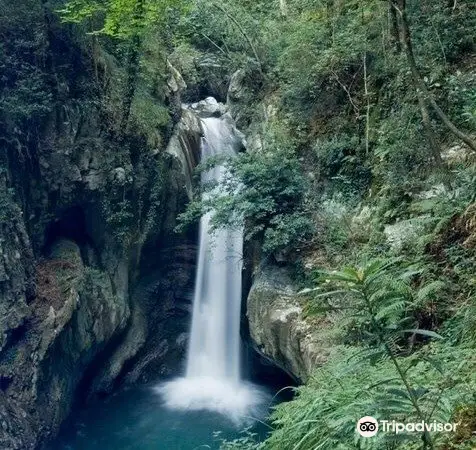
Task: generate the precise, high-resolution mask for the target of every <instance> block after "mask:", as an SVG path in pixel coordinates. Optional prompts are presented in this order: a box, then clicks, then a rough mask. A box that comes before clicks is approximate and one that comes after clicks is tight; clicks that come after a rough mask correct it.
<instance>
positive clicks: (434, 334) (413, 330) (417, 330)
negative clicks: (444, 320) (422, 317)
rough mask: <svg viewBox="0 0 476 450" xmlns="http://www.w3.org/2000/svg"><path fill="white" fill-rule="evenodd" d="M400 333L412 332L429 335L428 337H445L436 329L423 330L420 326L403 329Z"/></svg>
mask: <svg viewBox="0 0 476 450" xmlns="http://www.w3.org/2000/svg"><path fill="white" fill-rule="evenodd" d="M400 333H410V334H420V335H422V336H427V337H432V338H435V339H444V338H443V336H441V335H440V334H438V333H435V332H434V331H430V330H421V329H419V328H414V329H410V330H402V331H400Z"/></svg>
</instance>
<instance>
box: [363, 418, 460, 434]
mask: <svg viewBox="0 0 476 450" xmlns="http://www.w3.org/2000/svg"><path fill="white" fill-rule="evenodd" d="M457 426H458V424H457V423H439V422H436V421H433V422H423V421H422V422H409V423H402V422H396V421H395V420H381V421H380V429H381V430H382V431H383V432H387V433H395V434H399V433H415V432H416V433H418V432H420V433H421V432H423V431H426V432H435V431H439V432H446V433H449V432H455V431H456V427H457ZM356 429H357V433H359V434H360V435H361V436H362V437H366V438H368V437H372V436H375V435H376V434H377V433H378V430H379V422H378V421H377V419H375V418H374V417H371V416H365V417H362V418H361V419H360V420H359V421H358V422H357V427H356Z"/></svg>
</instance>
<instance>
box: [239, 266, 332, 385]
mask: <svg viewBox="0 0 476 450" xmlns="http://www.w3.org/2000/svg"><path fill="white" fill-rule="evenodd" d="M296 294H297V292H296V290H295V288H294V287H293V284H292V281H291V278H290V276H289V274H288V271H287V270H286V269H285V268H281V267H274V266H266V267H264V268H263V269H261V270H260V271H259V273H258V274H257V275H256V276H255V278H254V282H253V284H252V287H251V290H250V293H249V295H248V300H247V317H248V321H249V329H250V337H251V340H252V341H253V343H254V345H255V347H256V349H257V350H258V351H259V352H260V353H261V354H263V355H264V356H265V357H268V358H270V359H271V360H272V361H273V362H274V363H275V364H276V365H277V366H279V367H280V368H282V369H283V370H285V371H286V372H288V373H289V374H290V375H292V376H293V377H294V378H297V379H299V380H300V381H303V382H305V381H306V380H307V379H308V377H309V375H310V374H311V372H312V370H313V369H314V368H315V367H317V366H319V365H322V364H323V363H325V361H326V355H327V351H326V348H325V345H324V344H323V343H322V342H321V343H320V342H319V333H318V330H316V329H314V328H313V326H312V325H311V324H310V323H309V322H307V321H306V320H305V319H304V318H303V315H302V306H301V304H300V298H299V296H298V295H296Z"/></svg>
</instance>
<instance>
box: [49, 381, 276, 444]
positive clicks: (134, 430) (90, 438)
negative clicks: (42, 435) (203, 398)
mask: <svg viewBox="0 0 476 450" xmlns="http://www.w3.org/2000/svg"><path fill="white" fill-rule="evenodd" d="M246 426H247V425H246V424H245V423H241V424H240V425H237V424H236V423H234V422H233V421H231V420H230V419H228V418H227V417H226V416H224V415H221V414H218V413H214V412H211V411H189V412H186V411H180V410H174V409H170V408H167V407H165V406H164V402H163V399H162V397H161V396H160V395H159V394H158V393H157V392H156V391H155V390H154V387H134V388H130V389H128V390H125V391H121V392H118V393H117V394H115V395H112V396H111V397H108V398H106V399H104V400H101V401H98V402H97V403H95V404H93V405H91V406H89V407H87V408H85V409H83V410H80V411H77V412H76V413H75V414H74V415H73V417H72V418H71V419H70V420H69V421H68V422H67V423H66V424H65V425H64V426H63V429H62V431H61V433H60V436H59V437H58V439H57V441H56V442H55V443H54V444H52V445H51V446H49V447H48V450H195V449H196V450H201V449H203V450H204V449H208V450H217V449H219V448H220V443H219V439H218V438H217V437H215V433H216V432H220V437H221V438H226V439H233V438H235V437H239V436H240V435H241V434H240V432H241V431H242V430H243V429H244V428H246ZM251 430H252V431H254V432H257V433H259V434H260V435H261V436H264V435H265V434H266V430H267V427H266V426H265V425H264V424H261V423H260V422H256V421H255V422H254V425H252V426H251Z"/></svg>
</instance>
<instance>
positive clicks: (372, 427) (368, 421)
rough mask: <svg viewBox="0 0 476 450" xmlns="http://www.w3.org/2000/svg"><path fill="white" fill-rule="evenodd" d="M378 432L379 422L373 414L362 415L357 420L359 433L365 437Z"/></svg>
mask: <svg viewBox="0 0 476 450" xmlns="http://www.w3.org/2000/svg"><path fill="white" fill-rule="evenodd" d="M377 432H378V422H377V419H374V418H373V417H371V416H365V417H362V419H360V420H359V421H358V422H357V433H359V434H360V435H361V436H363V437H372V436H375V435H376V434H377Z"/></svg>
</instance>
